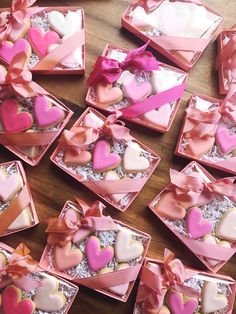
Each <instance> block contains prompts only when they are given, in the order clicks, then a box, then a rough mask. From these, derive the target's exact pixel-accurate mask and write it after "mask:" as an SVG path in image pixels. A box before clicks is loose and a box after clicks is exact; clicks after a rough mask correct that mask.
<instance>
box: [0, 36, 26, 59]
mask: <svg viewBox="0 0 236 314" xmlns="http://www.w3.org/2000/svg"><path fill="white" fill-rule="evenodd" d="M20 52H25V53H26V54H27V56H28V57H30V55H31V47H30V44H29V43H28V41H27V40H25V39H18V40H17V41H16V42H15V43H12V42H10V41H4V42H3V43H2V44H1V45H0V57H1V58H2V59H3V60H4V61H6V62H7V63H11V61H12V59H13V58H14V57H15V55H16V54H18V53H20Z"/></svg>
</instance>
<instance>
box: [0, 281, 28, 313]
mask: <svg viewBox="0 0 236 314" xmlns="http://www.w3.org/2000/svg"><path fill="white" fill-rule="evenodd" d="M18 290H19V289H17V288H16V287H15V286H8V287H7V288H6V289H5V290H4V291H3V293H2V304H1V305H2V310H3V313H4V314H13V313H14V314H31V313H33V311H34V303H33V302H32V301H31V300H22V301H20V302H19V300H18V298H19V291H18Z"/></svg>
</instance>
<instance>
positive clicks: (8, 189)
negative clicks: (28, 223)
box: [0, 168, 23, 203]
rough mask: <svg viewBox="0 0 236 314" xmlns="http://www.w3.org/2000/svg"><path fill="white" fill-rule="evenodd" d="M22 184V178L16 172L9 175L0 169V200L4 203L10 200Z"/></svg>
mask: <svg viewBox="0 0 236 314" xmlns="http://www.w3.org/2000/svg"><path fill="white" fill-rule="evenodd" d="M22 186H23V182H22V178H21V176H20V175H19V174H17V173H12V174H10V175H8V174H7V172H6V171H5V170H4V169H3V168H1V169H0V200H1V201H2V202H4V203H6V202H9V201H10V200H12V199H13V198H14V197H15V195H16V194H17V193H18V192H19V191H20V190H21V188H22Z"/></svg>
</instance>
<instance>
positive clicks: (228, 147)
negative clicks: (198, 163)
mask: <svg viewBox="0 0 236 314" xmlns="http://www.w3.org/2000/svg"><path fill="white" fill-rule="evenodd" d="M215 138H216V144H217V146H218V148H219V151H220V152H221V153H222V154H228V153H230V152H231V151H232V150H234V149H235V148H236V134H230V133H229V130H228V129H227V128H226V127H223V126H221V127H219V128H218V129H217V131H216V135H215Z"/></svg>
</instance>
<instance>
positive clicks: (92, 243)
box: [85, 236, 114, 271]
mask: <svg viewBox="0 0 236 314" xmlns="http://www.w3.org/2000/svg"><path fill="white" fill-rule="evenodd" d="M85 252H86V257H87V260H88V264H89V267H90V269H91V270H92V271H98V270H100V269H101V268H103V267H104V266H106V265H107V264H108V263H109V262H110V261H111V260H112V258H113V256H114V250H113V247H112V246H107V247H105V248H101V247H100V241H99V239H98V238H97V237H95V236H91V237H89V238H88V240H87V241H86V247H85Z"/></svg>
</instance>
